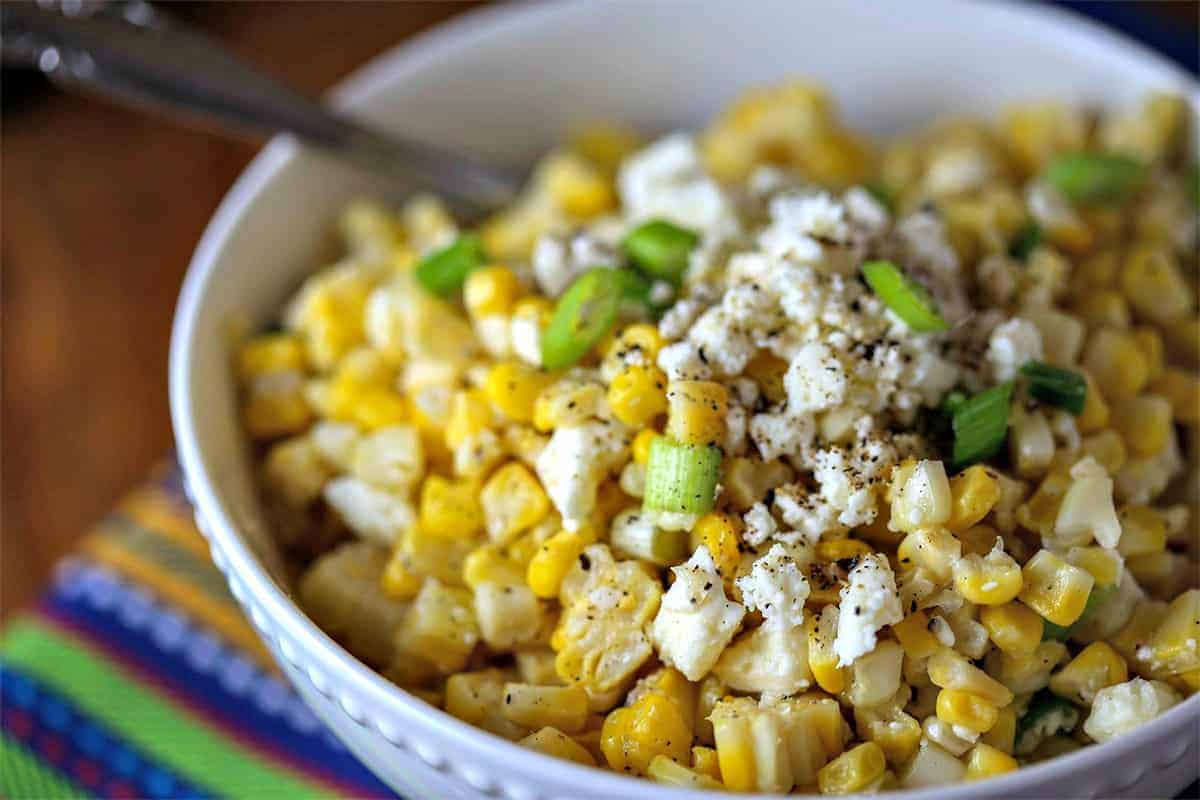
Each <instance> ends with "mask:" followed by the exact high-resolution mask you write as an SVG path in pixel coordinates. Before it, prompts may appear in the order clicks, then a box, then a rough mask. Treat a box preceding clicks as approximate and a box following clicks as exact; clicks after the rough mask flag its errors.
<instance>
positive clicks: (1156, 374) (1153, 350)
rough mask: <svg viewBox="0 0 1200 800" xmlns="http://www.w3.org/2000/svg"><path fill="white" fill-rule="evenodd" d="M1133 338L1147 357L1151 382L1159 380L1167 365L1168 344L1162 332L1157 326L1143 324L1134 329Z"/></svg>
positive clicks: (1147, 367)
mask: <svg viewBox="0 0 1200 800" xmlns="http://www.w3.org/2000/svg"><path fill="white" fill-rule="evenodd" d="M1133 340H1134V342H1136V343H1137V346H1138V349H1139V350H1141V351H1142V356H1143V357H1144V358H1145V359H1146V371H1147V373H1148V380H1150V381H1151V382H1154V381H1156V380H1158V379H1159V378H1160V377H1161V376H1162V373H1163V369H1164V367H1165V365H1166V345H1165V344H1164V343H1163V338H1162V334H1161V333H1159V332H1158V330H1156V329H1155V328H1151V327H1150V326H1148V325H1143V326H1142V327H1140V328H1135V329H1134V331H1133Z"/></svg>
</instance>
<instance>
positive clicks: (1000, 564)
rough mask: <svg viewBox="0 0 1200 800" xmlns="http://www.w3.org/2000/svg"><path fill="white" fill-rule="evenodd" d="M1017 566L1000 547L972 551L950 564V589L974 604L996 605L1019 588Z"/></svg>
mask: <svg viewBox="0 0 1200 800" xmlns="http://www.w3.org/2000/svg"><path fill="white" fill-rule="evenodd" d="M1021 584H1022V576H1021V565H1020V564H1018V563H1017V562H1016V561H1015V560H1013V557H1012V556H1010V555H1009V554H1008V553H1006V552H1004V551H1003V550H1001V549H993V550H991V551H990V552H989V553H988V554H987V555H985V556H980V555H977V554H975V553H971V554H970V555H967V556H964V557H963V558H961V559H959V560H958V561H956V562H955V563H954V588H955V589H956V590H957V591H958V593H959V594H961V595H962V596H963V597H965V598H966V599H967V600H969V601H970V602H972V603H975V604H976V605H981V606H998V605H1002V604H1004V603H1007V602H1008V601H1010V600H1012V599H1013V598H1014V597H1016V596H1017V594H1018V593H1019V592H1020V591H1021Z"/></svg>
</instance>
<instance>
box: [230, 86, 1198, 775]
mask: <svg viewBox="0 0 1200 800" xmlns="http://www.w3.org/2000/svg"><path fill="white" fill-rule="evenodd" d="M1188 118H1189V111H1188V109H1187V106H1186V105H1185V103H1184V102H1183V101H1182V100H1180V99H1179V98H1176V97H1171V96H1166V95H1154V96H1151V97H1148V98H1146V99H1145V101H1144V102H1143V104H1142V105H1140V106H1139V107H1137V108H1133V109H1128V110H1123V111H1113V112H1110V113H1107V114H1104V115H1101V116H1099V117H1095V116H1093V115H1092V114H1091V113H1090V112H1085V111H1084V110H1082V109H1076V108H1070V107H1067V106H1063V105H1058V104H1036V105H1026V106H1020V107H1016V108H1012V109H1010V110H1009V111H1007V112H1005V113H1004V114H1002V115H1000V116H999V117H998V118H997V119H994V120H987V121H982V120H973V119H947V120H939V121H936V122H934V123H933V124H932V125H930V126H929V127H928V128H926V129H923V130H920V131H917V132H914V133H911V134H908V135H904V136H901V137H899V138H896V139H894V140H891V141H888V142H885V143H882V144H876V143H871V142H868V141H867V140H866V139H864V138H862V137H860V136H857V135H856V134H854V133H853V132H851V131H850V130H848V129H847V128H846V127H845V126H844V125H843V124H842V123H841V121H840V120H839V119H838V117H837V114H836V110H835V108H834V105H833V103H832V101H831V100H830V98H829V97H828V96H827V95H826V94H825V93H824V92H823V91H821V90H820V89H819V88H817V87H815V86H812V85H809V84H806V83H803V82H795V83H790V84H787V85H783V86H778V87H771V88H764V89H759V90H755V91H753V92H750V93H749V94H747V95H746V96H745V97H743V98H742V99H740V100H739V101H738V102H737V103H735V104H734V105H733V106H732V107H731V108H729V109H728V110H726V111H725V112H724V113H723V114H721V115H720V116H719V117H718V118H717V119H716V120H715V121H713V122H712V123H711V124H710V125H709V127H708V128H706V129H705V130H703V131H700V132H698V133H674V134H671V135H668V136H666V137H664V138H661V139H659V140H657V141H654V142H649V143H645V142H643V141H641V140H640V139H639V137H638V136H637V135H636V134H634V133H633V132H631V131H627V130H625V129H622V128H618V127H599V128H595V129H591V130H588V131H585V132H583V133H581V134H580V135H579V136H577V137H576V138H574V139H573V140H571V141H570V142H569V144H568V145H566V146H565V147H563V148H562V149H560V150H558V151H555V152H553V153H551V154H550V155H549V156H547V157H546V158H545V159H544V160H543V161H542V162H541V163H540V164H539V165H538V167H537V169H536V171H535V172H534V174H533V177H532V179H531V181H530V184H529V186H528V188H527V189H526V191H525V192H524V194H523V195H522V196H521V197H520V198H519V199H518V200H517V202H516V203H515V204H514V205H512V207H510V208H507V209H505V210H503V211H501V212H499V213H497V214H496V215H495V216H493V217H491V218H490V219H487V220H485V221H484V222H483V223H482V224H480V225H479V226H477V227H475V228H471V229H466V228H460V226H459V223H458V222H456V221H455V220H454V219H453V218H452V217H451V216H450V215H449V214H448V213H447V211H446V210H445V209H444V207H443V206H442V205H441V204H440V203H439V202H438V201H437V200H436V199H434V198H430V197H416V198H413V199H412V200H411V201H409V202H408V203H407V204H406V205H405V206H404V207H403V208H401V209H400V210H399V211H398V212H396V211H392V210H388V209H385V208H382V207H380V206H377V205H374V204H371V203H368V202H358V203H354V204H352V205H351V206H349V207H348V208H347V209H346V210H345V212H344V214H343V215H342V217H341V219H340V221H339V226H340V233H341V236H342V239H343V241H344V244H345V256H344V258H343V259H342V260H341V261H339V262H337V263H336V264H333V265H331V266H329V267H327V268H325V269H322V270H321V271H319V272H317V273H316V274H314V275H313V276H312V277H310V278H309V279H308V280H307V282H306V283H305V284H304V285H303V286H302V287H301V288H300V290H299V291H298V292H297V294H296V295H295V296H294V297H293V298H292V299H291V301H290V302H289V303H288V305H287V307H286V309H285V310H284V312H283V314H282V317H281V320H280V325H279V326H278V327H277V328H275V329H273V331H271V332H267V333H262V334H260V335H257V336H254V337H252V338H250V339H249V340H248V341H246V342H245V343H244V344H243V345H241V347H240V350H239V352H238V355H237V363H236V371H237V375H238V377H239V381H240V386H241V403H242V405H241V409H242V415H243V421H244V426H245V430H246V433H247V435H248V436H249V438H250V439H252V440H253V441H254V442H255V443H256V446H257V448H258V450H257V452H258V454H259V458H260V475H261V482H262V487H263V496H264V498H265V503H266V507H267V509H268V512H269V514H270V517H271V520H272V524H273V530H274V532H275V535H276V536H277V538H278V539H279V541H280V543H281V544H282V546H283V547H284V548H285V549H286V551H287V552H288V553H290V554H292V555H293V556H294V557H295V559H296V560H297V562H298V563H299V564H300V565H301V567H302V572H301V577H300V580H299V598H300V601H301V603H302V604H303V605H304V607H305V609H306V610H307V611H308V613H310V614H311V615H312V617H313V619H314V620H315V621H316V622H317V623H318V624H319V625H321V626H322V627H323V628H324V629H325V630H327V631H328V632H329V633H330V634H331V635H333V636H334V637H336V638H337V639H338V640H339V641H340V642H342V643H344V645H345V646H346V647H347V648H348V649H349V650H350V651H351V652H353V653H355V654H356V655H357V656H358V657H359V658H361V659H363V660H364V661H366V662H367V663H369V664H371V665H372V666H374V667H376V668H378V669H379V670H380V671H381V672H382V673H383V674H384V675H386V676H387V677H388V678H389V679H390V680H392V681H394V682H395V683H396V684H398V685H399V686H400V687H402V688H404V689H406V690H408V691H410V692H412V693H413V694H415V695H416V696H418V697H421V698H423V699H424V700H426V701H428V702H429V703H430V704H432V705H435V706H437V707H439V708H441V709H444V710H445V711H447V712H449V713H450V714H453V715H454V716H456V717H459V718H460V719H463V720H466V721H467V722H469V723H471V724H473V725H476V726H479V727H481V728H483V729H484V730H486V731H489V732H491V733H493V734H495V735H497V736H502V737H504V738H507V739H509V740H512V741H514V742H518V743H520V744H521V745H522V746H524V747H528V748H531V749H533V750H537V751H539V752H542V753H546V754H550V755H553V756H557V757H559V758H565V759H569V760H571V761H574V762H577V763H579V764H584V765H587V766H592V767H599V768H607V769H611V770H616V771H618V772H624V773H627V774H630V775H636V776H642V777H644V778H645V779H648V780H652V781H657V782H660V783H663V784H667V785H671V786H682V787H690V788H693V789H713V790H720V789H725V790H731V791H748V792H755V791H757V792H784V793H786V792H798V793H803V792H819V793H822V794H846V793H857V792H874V791H881V790H885V789H891V788H911V787H923V786H933V785H939V784H947V783H952V782H956V781H974V780H980V779H984V778H988V777H991V776H995V775H1001V774H1004V773H1006V772H1010V771H1012V770H1015V769H1018V768H1020V767H1021V766H1022V765H1025V764H1029V763H1032V762H1036V761H1040V760H1043V759H1046V758H1050V757H1053V756H1055V755H1057V754H1060V753H1065V752H1069V751H1071V750H1074V749H1077V748H1079V747H1082V746H1085V745H1088V744H1090V743H1093V742H1100V743H1102V742H1105V741H1107V740H1108V739H1111V738H1113V737H1115V736H1119V735H1121V734H1122V733H1124V732H1126V731H1129V730H1131V729H1133V728H1135V727H1136V726H1138V725H1140V724H1142V723H1144V722H1147V721H1149V720H1151V719H1153V718H1154V717H1155V716H1157V715H1159V714H1161V713H1163V712H1164V711H1166V710H1167V709H1169V708H1170V707H1172V706H1173V705H1176V704H1178V703H1179V702H1181V701H1182V700H1183V699H1184V698H1185V697H1187V696H1188V695H1190V694H1192V693H1194V692H1196V691H1197V690H1198V689H1200V589H1198V588H1197V574H1198V570H1197V558H1198V557H1200V538H1198V537H1197V528H1196V525H1195V513H1196V508H1197V502H1198V500H1200V497H1198V495H1197V493H1196V492H1197V487H1198V486H1200V475H1198V474H1197V469H1198V466H1200V372H1198V367H1200V315H1198V312H1197V256H1196V252H1197V218H1196V207H1195V203H1196V201H1197V198H1196V196H1195V195H1196V190H1197V185H1196V179H1197V175H1196V172H1195V166H1194V165H1191V166H1189V165H1188V164H1187V163H1186V155H1185V153H1184V146H1185V142H1186V141H1187V140H1188V131H1187V130H1186V129H1187V125H1188Z"/></svg>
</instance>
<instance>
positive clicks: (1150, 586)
mask: <svg viewBox="0 0 1200 800" xmlns="http://www.w3.org/2000/svg"><path fill="white" fill-rule="evenodd" d="M1125 567H1126V568H1127V569H1128V570H1129V574H1130V575H1132V576H1133V577H1134V578H1136V579H1137V582H1138V584H1139V585H1141V586H1142V587H1143V588H1145V589H1146V591H1147V592H1148V593H1149V594H1150V596H1151V597H1157V598H1160V599H1162V600H1167V599H1170V598H1172V597H1175V596H1176V595H1178V594H1179V593H1180V592H1182V591H1183V590H1184V589H1186V588H1187V587H1188V586H1189V585H1190V584H1191V583H1192V582H1193V581H1195V580H1196V565H1195V562H1193V561H1192V560H1191V559H1189V558H1188V557H1187V556H1186V555H1184V554H1183V553H1176V552H1174V551H1173V550H1163V551H1162V552H1159V553H1149V554H1148V555H1144V556H1134V557H1133V558H1130V559H1128V560H1127V561H1126V562H1125Z"/></svg>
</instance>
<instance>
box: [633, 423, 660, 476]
mask: <svg viewBox="0 0 1200 800" xmlns="http://www.w3.org/2000/svg"><path fill="white" fill-rule="evenodd" d="M661 435H662V434H661V433H658V432H657V431H652V430H649V429H647V430H644V431H639V432H638V435H637V436H635V437H633V460H634V461H635V462H637V463H638V464H641V465H642V466H643V467H644V466H646V462H648V461H649V460H650V445H651V444H652V443H653V442H654V440H655V439H657V438H658V437H659V436H661Z"/></svg>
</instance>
